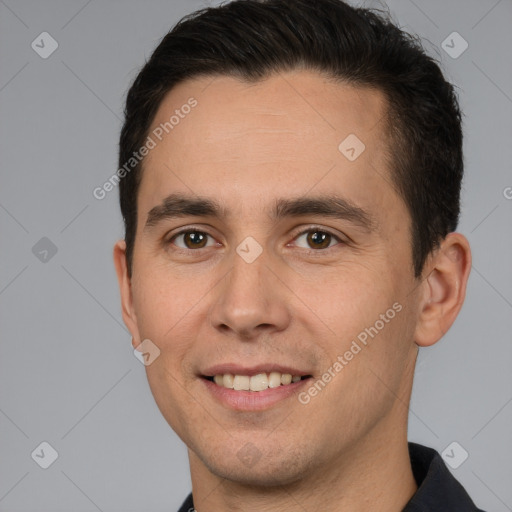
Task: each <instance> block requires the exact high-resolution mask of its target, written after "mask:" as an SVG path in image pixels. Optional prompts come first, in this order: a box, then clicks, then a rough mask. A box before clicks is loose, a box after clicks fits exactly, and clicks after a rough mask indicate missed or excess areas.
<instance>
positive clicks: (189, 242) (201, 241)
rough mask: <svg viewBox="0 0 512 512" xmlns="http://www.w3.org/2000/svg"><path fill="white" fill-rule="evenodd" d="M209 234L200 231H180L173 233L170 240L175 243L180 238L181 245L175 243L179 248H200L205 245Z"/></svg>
mask: <svg viewBox="0 0 512 512" xmlns="http://www.w3.org/2000/svg"><path fill="white" fill-rule="evenodd" d="M209 236H210V235H208V234H207V233H203V232H202V231H193V230H191V231H182V232H181V233H178V234H176V235H174V236H173V237H172V238H171V240H170V241H171V242H173V243H176V241H177V240H181V241H182V244H183V245H180V244H179V243H176V245H177V247H179V248H180V249H202V248H203V247H206V244H207V242H208V237H209Z"/></svg>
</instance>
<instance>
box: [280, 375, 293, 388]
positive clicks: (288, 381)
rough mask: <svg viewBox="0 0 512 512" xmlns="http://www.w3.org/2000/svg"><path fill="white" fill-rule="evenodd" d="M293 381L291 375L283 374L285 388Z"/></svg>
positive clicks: (282, 382)
mask: <svg viewBox="0 0 512 512" xmlns="http://www.w3.org/2000/svg"><path fill="white" fill-rule="evenodd" d="M291 381H292V376H291V375H290V374H289V373H283V375H281V384H282V385H283V386H286V385H287V384H290V382H291Z"/></svg>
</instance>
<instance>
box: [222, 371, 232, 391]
mask: <svg viewBox="0 0 512 512" xmlns="http://www.w3.org/2000/svg"><path fill="white" fill-rule="evenodd" d="M233 380H234V377H233V375H231V373H226V374H224V377H223V379H222V384H223V385H224V387H225V388H228V389H233Z"/></svg>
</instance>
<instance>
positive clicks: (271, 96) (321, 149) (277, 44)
mask: <svg viewBox="0 0 512 512" xmlns="http://www.w3.org/2000/svg"><path fill="white" fill-rule="evenodd" d="M125 113H126V120H125V124H124V127H123V130H122V134H121V140H120V157H119V162H120V176H119V178H120V200H121V209H122V213H123V217H124V221H125V228H126V236H125V240H124V241H119V242H118V243H117V244H116V246H115V249H114V260H115V265H116V269H117V274H118V278H119V284H120V289H121V299H122V311H123V318H124V321H125V322H126V325H127V326H128V328H129V329H130V332H131V333H132V336H133V346H134V347H135V348H138V349H139V350H141V352H144V356H145V357H146V358H147V362H148V364H147V366H146V371H147V377H148V381H149V384H150V387H151V390H152V393H153V395H154V398H155V400H156V403H157V404H158V407H159V409H160V411H161V412H162V414H163V416H164V417H165V419H166V420H167V422H168V423H169V425H170V426H171V427H172V428H173V429H174V430H175V432H176V433H177V434H178V435H179V436H180V438H181V439H182V440H183V441H184V442H185V443H186V445H187V447H188V452H189V460H190V471H191V477H192V495H190V496H189V497H188V498H187V500H186V501H185V503H184V504H183V507H182V508H181V510H182V511H186V510H193V509H194V508H195V509H196V510H198V511H199V512H220V511H226V510H231V511H237V510H238V511H256V510H257V511H263V510H264V511H285V510H290V511H299V510H300V511H302V510H323V511H341V510H350V511H351V512H359V511H368V510H371V511H373V510H375V511H377V510H378V511H382V512H391V511H400V510H405V511H409V512H410V511H427V510H428V511H430V510H432V511H434V510H435V511H436V512H439V511H450V512H453V511H476V510H478V509H477V508H476V506H475V505H474V504H473V502H472V501H471V499H470V498H469V496H468V495H467V493H466V492H465V491H464V489H463V488H462V487H461V486H460V484H458V483H457V482H456V481H455V479H454V478H453V477H452V476H451V474H450V473H449V472H448V470H447V468H446V467H445V466H444V463H443V462H442V460H441V458H440V456H439V455H438V454H437V453H436V452H435V451H433V450H431V449H429V448H426V447H422V446H420V445H416V444H408V442H407V413H408V403H409V400H410V395H411V389H412V382H413V373H414V365H415V361H416V356H417V353H418V347H427V346H430V345H433V344H434V343H436V342H437V341H438V340H439V339H440V338H441V337H442V336H443V334H444V333H446V331H447V330H448V329H449V328H450V326H451V325H452V323H453V321H454V320H455V318H456V316H457V314H458V313H459V311H460V309H461V306H462V303H463V300H464V295H465V290H466V282H467V279H468V275H469V271H470V267H471V254H470V248H469V244H468V242H467V240H466V238H465V237H464V236H463V235H461V234H459V233H456V232H455V229H456V226H457V222H458V216H459V194H460V183H461V178H462V173H463V164H462V149H461V148H462V132H461V126H460V112H459V108H458V104H457V100H456V98H455V96H454V93H453V88H452V86H451V85H450V84H449V83H447V82H446V81H445V79H444V77H443V76H442V73H441V71H440V70H439V67H438V66H437V64H436V63H435V62H434V61H433V60H432V59H431V58H429V57H428V56H426V55H425V53H424V52H423V50H422V48H421V46H420V45H419V43H417V42H416V40H415V39H414V38H412V37H410V36H408V35H406V34H405V33H403V32H402V31H400V30H399V29H398V28H397V27H395V26H394V25H393V24H392V23H390V22H389V21H387V20H386V19H385V18H383V17H380V16H379V15H378V14H376V13H373V12H371V11H369V10H365V9H361V8H353V7H350V6H349V5H347V4H345V3H343V2H341V1H340V0H316V1H315V2H311V1H309V0H268V1H258V0H239V1H233V2H231V3H229V4H226V5H224V6H222V7H217V8H209V9H205V10H203V11H200V12H198V13H196V14H194V15H191V16H189V17H187V18H186V19H184V20H182V21H181V22H180V23H178V25H177V26H176V27H175V28H174V29H173V30H172V31H171V32H170V33H169V34H168V35H167V36H166V37H165V38H164V39H163V40H162V42H161V43H160V45H159V46H158V48H157V49H156V50H155V52H154V53H153V55H152V56H151V58H150V60H149V61H148V62H147V63H146V65H145V66H144V68H143V69H142V71H141V72H140V74H139V75H138V76H137V78H136V80H135V82H134V84H133V85H132V87H131V89H130V91H129V93H128V97H127V102H126V112H125ZM155 354H156V355H155ZM150 359H151V361H150Z"/></svg>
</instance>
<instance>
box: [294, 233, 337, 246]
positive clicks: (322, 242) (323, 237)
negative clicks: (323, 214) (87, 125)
mask: <svg viewBox="0 0 512 512" xmlns="http://www.w3.org/2000/svg"><path fill="white" fill-rule="evenodd" d="M304 238H305V243H306V244H307V245H306V246H302V247H304V248H305V249H313V250H315V251H316V250H319V249H329V248H330V247H332V246H333V245H337V244H336V243H334V244H331V242H334V241H337V242H338V243H341V242H342V240H341V239H340V238H339V237H337V236H336V235H334V234H332V233H329V231H325V230H323V229H320V228H310V229H308V230H306V231H302V233H299V235H298V236H297V237H296V238H295V239H294V240H295V242H297V241H298V240H301V239H304Z"/></svg>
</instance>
